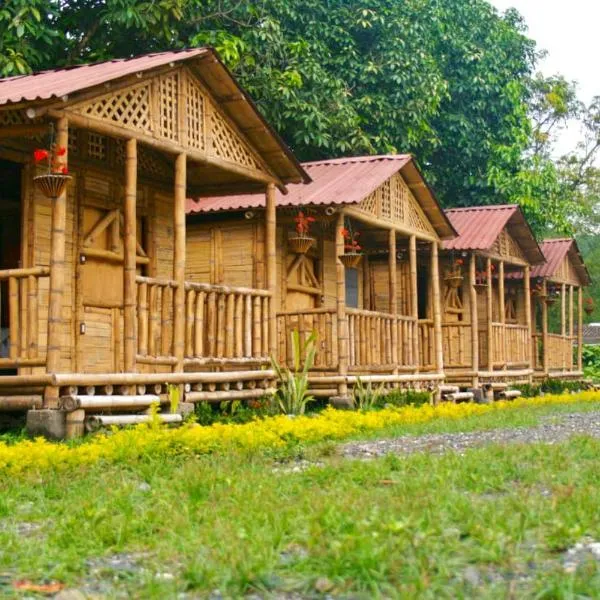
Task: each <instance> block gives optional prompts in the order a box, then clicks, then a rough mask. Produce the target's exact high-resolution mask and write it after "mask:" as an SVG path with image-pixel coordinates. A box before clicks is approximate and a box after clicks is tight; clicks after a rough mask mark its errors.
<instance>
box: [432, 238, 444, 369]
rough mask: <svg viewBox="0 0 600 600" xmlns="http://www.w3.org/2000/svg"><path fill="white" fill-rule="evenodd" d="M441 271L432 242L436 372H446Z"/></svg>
mask: <svg viewBox="0 0 600 600" xmlns="http://www.w3.org/2000/svg"><path fill="white" fill-rule="evenodd" d="M439 271H440V269H439V260H438V243H437V242H431V284H432V285H431V289H432V294H433V337H434V342H435V346H434V347H435V366H436V371H437V372H438V373H441V372H442V371H443V370H444V358H443V345H442V312H441V300H440V272H439Z"/></svg>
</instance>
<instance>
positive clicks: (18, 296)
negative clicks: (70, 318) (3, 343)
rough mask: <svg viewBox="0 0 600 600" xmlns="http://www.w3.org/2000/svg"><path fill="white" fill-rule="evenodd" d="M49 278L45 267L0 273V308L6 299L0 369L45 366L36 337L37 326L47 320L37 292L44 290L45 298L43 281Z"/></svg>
mask: <svg viewBox="0 0 600 600" xmlns="http://www.w3.org/2000/svg"><path fill="white" fill-rule="evenodd" d="M49 275H50V269H49V268H48V267H33V268H29V269H7V270H4V271H0V290H1V293H0V307H1V306H2V302H3V301H6V300H5V298H7V299H8V300H7V301H8V323H7V325H8V327H7V329H8V342H9V350H8V356H3V357H1V358H0V368H18V367H27V366H30V367H33V366H42V365H45V364H46V347H45V344H41V343H40V335H39V334H40V324H42V325H44V324H45V323H47V320H48V303H47V300H46V301H45V302H41V301H40V300H41V299H40V291H41V289H40V288H42V289H43V288H44V287H45V294H46V295H47V294H48V284H47V283H45V281H44V280H46V279H48V277H49ZM43 281H44V283H42V282H43ZM3 325H4V324H3ZM43 338H45V336H43Z"/></svg>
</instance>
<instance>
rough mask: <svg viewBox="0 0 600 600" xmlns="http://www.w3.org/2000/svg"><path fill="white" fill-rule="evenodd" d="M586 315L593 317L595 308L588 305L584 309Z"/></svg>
mask: <svg viewBox="0 0 600 600" xmlns="http://www.w3.org/2000/svg"><path fill="white" fill-rule="evenodd" d="M583 310H584V311H585V314H586V315H591V314H592V313H593V312H594V307H593V306H590V305H586V306H584V307H583Z"/></svg>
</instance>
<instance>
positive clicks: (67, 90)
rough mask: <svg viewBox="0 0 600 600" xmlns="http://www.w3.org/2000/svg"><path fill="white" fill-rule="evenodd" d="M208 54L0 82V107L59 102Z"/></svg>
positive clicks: (195, 51) (178, 54)
mask: <svg viewBox="0 0 600 600" xmlns="http://www.w3.org/2000/svg"><path fill="white" fill-rule="evenodd" d="M210 52H211V50H210V49H208V48H191V49H188V50H178V51H174V52H160V53H157V54H146V55H145V56H138V57H136V58H122V59H116V60H110V61H107V62H101V63H94V64H87V65H77V66H73V67H66V68H63V69H53V70H50V71H40V72H39V73H34V74H33V75H17V76H15V77H7V78H5V79H0V105H2V104H8V103H9V102H24V101H31V100H50V99H52V98H62V97H63V96H68V95H69V94H72V93H74V92H78V91H81V90H84V89H87V88H91V87H93V86H95V85H100V84H103V83H106V82H108V81H111V80H113V79H117V78H119V77H125V76H127V75H132V74H134V73H138V72H140V71H146V70H148V69H153V68H155V67H160V66H162V65H166V64H169V63H170V62H177V61H181V60H187V59H189V58H194V57H197V56H202V55H206V54H210Z"/></svg>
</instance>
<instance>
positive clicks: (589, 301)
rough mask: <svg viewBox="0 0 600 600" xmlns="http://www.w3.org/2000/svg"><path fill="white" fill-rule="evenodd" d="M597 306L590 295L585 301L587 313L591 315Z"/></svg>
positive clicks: (584, 308) (584, 306)
mask: <svg viewBox="0 0 600 600" xmlns="http://www.w3.org/2000/svg"><path fill="white" fill-rule="evenodd" d="M595 308H596V307H595V306H594V299H593V298H590V297H589V296H588V297H587V298H586V299H585V300H584V301H583V310H584V311H585V314H586V315H591V314H592V313H593V312H594V309H595Z"/></svg>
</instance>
